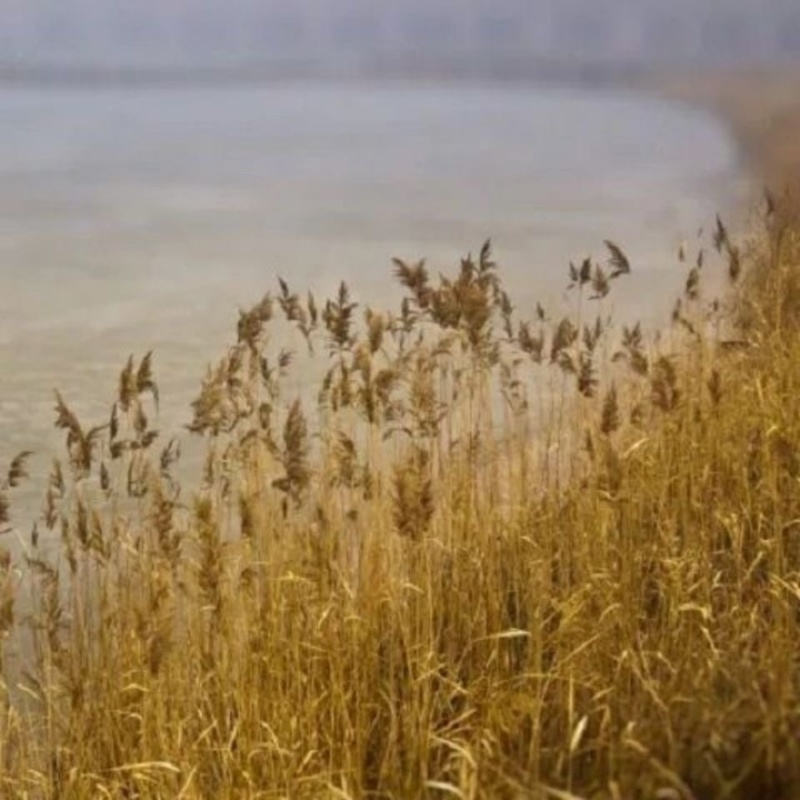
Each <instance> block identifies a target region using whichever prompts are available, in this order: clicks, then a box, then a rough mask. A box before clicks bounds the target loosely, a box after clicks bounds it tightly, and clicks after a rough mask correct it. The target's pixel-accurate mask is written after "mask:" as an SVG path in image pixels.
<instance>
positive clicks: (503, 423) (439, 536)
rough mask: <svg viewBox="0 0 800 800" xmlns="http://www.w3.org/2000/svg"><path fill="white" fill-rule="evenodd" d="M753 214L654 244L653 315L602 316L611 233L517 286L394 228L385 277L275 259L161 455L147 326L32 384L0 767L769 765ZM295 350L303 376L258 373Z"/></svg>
mask: <svg viewBox="0 0 800 800" xmlns="http://www.w3.org/2000/svg"><path fill="white" fill-rule="evenodd" d="M776 220H777V217H776V215H774V214H772V215H769V216H768V217H767V218H766V220H765V223H764V226H763V231H761V232H760V233H759V235H758V236H757V237H756V239H755V240H754V243H751V244H745V245H742V244H741V243H734V241H733V239H732V237H731V236H730V235H729V234H728V232H727V231H726V230H725V228H724V226H722V224H721V223H720V224H719V225H718V227H717V230H716V232H715V236H714V242H713V244H714V245H715V247H716V250H717V252H718V255H717V256H715V257H713V258H712V257H708V258H706V259H704V258H703V257H702V256H701V255H700V254H699V253H697V254H687V253H685V252H683V253H682V254H681V258H682V259H684V260H685V261H686V263H685V265H684V269H685V270H686V272H687V279H686V288H685V292H684V294H683V296H682V298H681V300H680V302H679V303H678V304H677V305H676V309H675V313H674V326H673V328H672V329H671V330H669V331H667V332H663V333H662V335H661V336H660V337H659V338H658V340H656V339H655V338H653V337H650V336H648V335H647V334H646V333H645V332H643V331H642V329H641V326H638V325H636V326H628V327H625V328H624V329H623V330H617V329H616V328H615V327H614V325H613V324H612V322H611V321H610V320H608V319H607V311H606V305H605V304H607V303H608V300H607V296H608V294H609V293H610V292H613V287H614V284H615V283H616V282H617V281H619V280H625V279H626V273H627V272H628V271H630V270H631V269H633V270H634V271H635V269H636V265H635V264H634V265H630V264H629V263H628V260H627V258H626V257H625V254H624V253H623V251H622V250H620V249H619V248H618V247H616V246H615V245H614V244H613V243H608V252H609V255H610V258H609V260H608V262H607V263H605V264H601V263H597V262H594V261H588V262H585V263H584V264H583V265H580V266H573V267H572V268H571V270H570V279H571V281H572V285H573V288H572V292H573V297H574V305H573V307H572V308H571V309H569V311H568V313H566V314H565V315H563V316H561V315H554V316H551V315H550V314H549V313H548V312H547V311H546V310H545V309H542V308H539V309H537V310H536V312H535V314H534V315H533V319H531V320H526V319H524V318H521V317H520V315H519V314H518V312H517V310H515V309H514V308H513V305H512V300H511V298H509V297H508V295H507V294H506V293H505V292H504V290H503V286H502V283H501V281H500V277H499V273H498V270H497V268H496V265H495V264H494V262H493V260H492V254H491V251H490V248H489V247H488V245H487V246H485V247H484V248H483V249H482V250H481V252H480V253H479V254H478V255H477V256H476V257H475V258H467V259H465V260H464V261H463V262H462V264H461V265H460V268H459V269H458V270H457V271H456V273H455V274H454V275H452V276H449V277H442V278H440V279H436V280H434V279H433V278H431V276H430V274H429V272H428V270H427V268H426V265H425V264H424V262H421V263H418V264H408V263H404V262H401V261H396V262H395V273H396V277H397V279H398V281H399V282H400V284H401V285H402V287H403V292H404V297H403V300H402V303H401V304H400V306H399V308H398V309H396V310H394V311H392V312H387V311H382V310H374V309H366V310H363V313H362V309H361V308H360V307H359V306H358V305H357V304H356V302H355V301H354V299H353V297H352V295H351V293H350V291H349V289H348V287H346V286H342V287H341V290H340V292H339V293H338V295H337V296H336V297H335V298H333V299H331V300H329V301H327V302H325V303H318V302H316V301H315V300H314V298H312V297H311V296H301V295H300V294H298V293H295V292H294V291H293V290H292V289H291V288H290V287H289V286H288V285H287V284H286V283H283V282H281V285H280V287H279V291H278V293H277V294H276V295H275V296H270V295H268V296H266V297H265V298H264V299H263V300H261V301H260V302H259V303H257V304H256V305H255V306H254V307H253V308H252V309H250V310H248V311H246V312H243V313H242V314H241V316H240V319H239V322H238V326H237V341H236V343H235V344H234V345H233V346H232V347H230V348H229V349H228V351H227V352H226V353H225V355H224V357H223V358H222V359H221V361H220V362H219V363H218V365H216V366H215V367H213V368H211V369H210V370H209V372H208V375H207V377H206V379H205V380H204V382H203V385H202V388H201V391H200V393H199V395H198V399H197V401H196V402H195V403H194V404H193V409H192V412H193V418H192V422H191V425H190V430H191V432H192V435H193V436H196V437H203V438H204V439H205V442H206V445H207V452H208V458H207V461H206V464H205V468H204V470H203V475H202V477H201V478H198V480H197V483H196V485H192V486H191V488H186V487H183V488H182V487H181V486H180V485H179V483H178V481H177V478H176V477H175V461H176V459H177V457H178V454H179V450H178V445H177V443H176V442H174V441H170V442H166V441H164V440H163V439H162V437H161V436H159V434H158V433H157V431H156V429H155V428H154V426H153V421H154V420H156V419H157V404H158V400H159V397H158V391H157V386H156V382H155V378H154V364H153V361H152V359H151V357H150V356H149V355H148V356H146V357H145V358H144V359H142V360H141V361H135V360H133V359H132V360H131V361H129V362H128V364H127V365H126V366H125V367H124V369H123V370H122V373H121V376H120V381H119V387H118V390H117V393H116V397H115V399H114V402H113V406H112V409H111V411H110V412H109V416H108V419H107V420H103V421H100V423H99V424H96V425H94V426H87V425H85V424H84V423H83V422H82V421H81V420H79V419H77V417H76V416H75V415H74V414H73V413H72V412H71V411H70V409H69V407H68V405H67V402H66V400H65V399H63V398H61V397H59V398H58V400H57V425H58V426H59V427H60V428H62V429H63V430H64V432H65V440H66V453H65V457H64V458H63V459H61V460H58V461H56V462H54V465H53V469H52V471H51V475H50V479H49V483H48V489H47V493H46V498H45V503H44V511H43V514H42V519H41V521H40V522H39V526H38V529H37V530H36V531H35V532H34V534H33V535H32V537H31V541H30V543H29V545H28V548H27V554H26V555H25V558H24V561H23V562H22V563H19V564H12V563H11V560H10V558H8V557H5V556H3V557H2V558H0V631H4V632H6V633H9V634H10V633H14V635H15V636H16V639H17V640H20V641H22V642H23V645H22V646H21V650H22V652H25V653H26V656H25V659H24V664H23V666H22V667H21V668H18V660H15V659H12V658H11V653H10V651H9V650H8V646H7V648H6V653H5V658H6V672H5V675H6V681H5V683H0V794H2V796H3V797H19V798H40V797H42V798H76V800H77V799H78V798H101V797H113V798H279V797H287V798H306V797H307V798H370V797H371V798H381V797H382V798H390V797H394V798H423V797H425V798H439V797H441V798H446V797H460V798H481V797H491V798H576V797H580V798H589V797H592V798H612V799H613V800H618V799H621V798H634V797H642V798H653V797H660V798H662V800H666V798H691V797H694V798H698V799H700V798H702V799H703V800H704V799H705V798H712V797H729V798H755V797H770V798H781V797H785V798H789V797H796V796H798V794H800V735H798V734H800V702H799V698H798V691H799V690H800V670H798V666H799V665H798V650H797V642H798V640H800V638H799V637H800V522H798V520H800V415H798V408H799V406H798V403H797V397H798V396H800V366H799V365H800V328H798V321H800V320H799V319H798V316H799V315H800V277H798V276H799V275H800V238H798V234H797V232H796V231H795V230H792V229H785V228H783V227H780V228H779V227H778V226H779V223H778V222H777V221H776ZM743 267H744V272H742V273H741V274H740V272H741V270H742V268H743ZM714 269H721V270H723V271H724V273H725V274H726V280H727V281H728V282H729V284H730V286H729V289H728V291H727V294H726V296H725V298H724V299H723V301H721V302H720V301H716V300H715V299H714V298H713V297H709V296H707V295H706V292H707V288H706V287H707V285H708V282H707V281H706V279H705V275H706V273H708V272H709V271H710V270H714ZM287 329H288V330H291V331H293V332H294V333H293V335H294V336H295V337H296V345H297V346H296V347H295V348H294V351H292V352H289V351H278V352H276V349H275V348H274V347H273V346H272V345H271V334H272V338H285V335H286V331H287ZM278 332H280V336H278ZM304 352H309V353H312V354H311V355H309V356H308V358H312V359H317V360H319V359H324V360H325V361H326V367H325V369H326V371H325V374H324V376H323V378H322V380H321V383H320V386H319V387H318V389H319V391H318V394H317V396H316V397H302V398H296V397H292V396H286V394H285V390H284V387H285V385H286V375H287V373H288V372H289V371H290V370H292V369H293V368H294V364H295V361H296V360H297V359H300V358H303V357H305V356H303V355H302V354H303V353H304ZM24 467H25V460H24V458H22V459H20V460H16V461H15V462H14V463H13V464H12V466H11V469H10V471H9V475H8V480H7V482H6V483H7V485H5V486H4V487H3V490H2V491H1V492H0V525H8V524H9V522H8V517H9V513H8V507H7V505H8V504H7V499H8V498H9V497H10V496H11V495H12V494H13V487H14V485H15V484H16V483H18V482H19V480H21V479H22V477H23V475H24V472H25V469H24ZM40 531H41V533H40ZM50 543H53V545H54V546H49V545H50ZM26 592H30V597H31V598H32V606H33V611H32V613H31V614H30V615H29V616H26V615H23V614H21V613H19V609H20V608H21V603H22V599H21V598H23V597H24V596H25V595H26ZM15 598H16V604H15Z"/></svg>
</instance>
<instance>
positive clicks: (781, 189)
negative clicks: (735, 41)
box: [633, 65, 800, 218]
mask: <svg viewBox="0 0 800 800" xmlns="http://www.w3.org/2000/svg"><path fill="white" fill-rule="evenodd" d="M633 88H638V89H645V90H646V91H650V92H655V93H656V94H658V95H660V96H661V97H664V98H666V99H668V100H671V101H676V102H680V103H684V104H686V105H688V106H692V107H695V108H700V109H703V110H705V111H708V112H710V113H712V114H713V115H714V116H716V117H717V119H718V120H719V121H720V122H721V123H722V124H723V125H725V127H726V128H727V129H728V131H729V133H730V135H731V136H732V138H733V139H734V141H735V143H736V144H737V146H738V148H739V150H740V152H741V154H742V159H743V162H744V165H745V168H746V169H748V170H750V172H751V173H752V174H753V175H754V177H755V178H758V180H760V181H761V183H762V185H763V187H764V189H768V190H769V191H770V192H771V193H772V194H773V195H774V196H775V197H778V198H780V199H781V202H782V204H784V208H785V209H787V210H788V211H789V212H790V213H791V214H792V216H793V217H794V218H800V65H798V66H796V67H794V68H790V67H789V68H785V69H781V70H767V69H764V70H755V69H754V70H746V71H745V70H740V71H729V72H726V73H722V72H699V73H690V72H687V73H685V74H667V75H662V76H654V77H652V78H645V79H644V80H643V81H636V82H634V87H633Z"/></svg>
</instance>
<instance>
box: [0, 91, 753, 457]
mask: <svg viewBox="0 0 800 800" xmlns="http://www.w3.org/2000/svg"><path fill="white" fill-rule="evenodd" d="M741 191H742V186H741V179H740V177H739V175H738V170H737V164H736V158H735V152H734V149H733V146H732V144H731V142H730V141H729V140H728V139H727V138H726V136H725V134H724V132H723V130H722V129H721V127H720V126H718V125H717V124H716V123H715V122H714V121H713V120H712V119H711V118H709V117H708V116H705V115H703V114H699V113H697V112H689V111H687V110H685V109H682V108H680V107H677V106H671V105H666V104H662V103H659V102H657V101H654V100H649V99H645V98H642V97H638V96H626V95H622V94H601V93H582V92H578V91H561V90H558V91H556V90H536V89H520V88H513V89H512V88H509V89H500V88H497V87H491V88H489V87H485V88H452V87H449V88H442V87H439V88H436V87H424V88H420V87H414V86H406V85H398V84H394V85H391V86H369V87H364V86H347V87H342V86H338V87H337V86H329V85H292V86H284V87H280V88H252V87H251V88H242V89H241V90H232V89H230V88H225V89H224V90H223V89H220V90H209V89H205V90H204V89H191V90H185V89H181V90H175V89H170V90H167V89H162V90H153V89H150V90H135V91H133V90H127V91H120V90H115V91H111V90H91V91H90V90H85V91H63V90H62V91H56V90H29V89H24V90H22V89H16V90H11V89H0V463H2V462H3V461H5V458H6V457H7V456H8V455H10V454H11V453H12V452H14V451H16V450H18V449H20V448H22V447H25V448H33V449H36V450H39V451H42V450H46V448H47V446H48V443H49V442H51V441H52V435H51V433H50V425H51V422H52V419H53V414H52V390H53V388H55V387H59V388H60V389H61V390H62V391H63V393H64V394H65V396H66V398H67V399H68V401H70V402H72V403H74V405H75V407H76V408H77V409H78V410H79V411H81V412H82V413H86V414H90V415H91V414H97V415H98V417H96V418H95V420H94V421H97V419H104V418H105V413H106V409H107V407H108V403H107V399H108V398H110V397H111V395H112V393H113V390H114V386H115V382H116V375H117V373H118V370H119V368H120V366H121V365H122V364H123V363H124V360H125V359H126V358H127V355H128V353H130V352H136V353H144V352H145V351H146V350H148V349H150V348H154V349H155V350H156V367H157V373H158V375H159V376H160V383H161V385H162V394H163V395H164V402H165V408H166V411H165V412H164V418H163V419H162V424H163V425H164V426H165V427H172V426H177V425H179V424H180V423H181V422H184V421H185V420H186V419H187V413H188V412H187V404H188V401H189V400H190V399H191V398H192V397H193V394H194V391H195V388H196V387H197V385H198V381H199V378H200V377H201V376H202V374H203V371H204V367H205V364H206V363H207V362H208V361H209V360H212V359H215V358H216V357H217V356H218V355H219V354H221V352H222V350H223V348H224V346H225V344H226V342H228V341H229V340H230V338H231V336H230V334H231V332H232V330H233V324H234V322H235V315H236V307H237V306H238V305H246V304H249V303H250V302H251V301H254V300H255V299H257V297H259V296H260V295H261V294H262V293H263V292H264V291H265V290H266V289H267V288H271V287H273V286H274V285H275V279H276V276H277V275H279V274H280V275H282V276H284V277H286V278H287V279H289V280H290V282H291V283H292V284H293V285H296V286H297V287H298V288H305V287H311V288H313V289H314V290H315V291H317V292H320V293H323V294H324V293H325V292H328V291H332V290H333V289H334V287H335V286H336V285H337V284H338V281H339V280H340V279H343V278H344V279H347V280H348V281H349V282H351V283H352V285H353V286H354V287H355V288H356V289H357V292H358V294H359V296H360V297H361V298H362V299H365V300H369V301H375V300H378V301H380V300H382V299H387V298H389V297H391V291H392V289H391V282H390V280H389V276H390V258H391V256H394V255H398V256H401V257H408V258H414V257H417V256H422V255H427V256H428V257H429V260H430V262H431V264H432V265H433V267H434V268H441V269H446V268H448V267H449V266H450V265H451V264H453V263H454V262H455V260H456V259H457V257H458V256H459V255H461V254H463V253H465V252H466V251H468V250H475V249H477V248H478V247H479V246H480V244H481V242H482V241H483V240H484V239H485V238H486V237H487V236H491V237H492V238H493V240H494V242H495V249H496V254H497V256H498V258H499V260H500V262H501V264H502V265H503V267H504V274H505V276H506V280H507V283H508V285H509V286H510V287H511V289H512V290H513V294H514V298H515V301H516V302H517V304H518V305H519V306H520V307H521V308H523V309H524V308H526V307H530V308H532V306H533V304H534V303H535V301H536V300H538V299H542V300H545V301H548V302H553V301H557V300H558V298H559V297H560V296H561V294H562V293H563V289H564V286H565V283H566V281H565V279H564V275H565V269H564V268H565V266H566V264H567V262H568V261H569V259H578V258H582V257H583V256H584V255H586V254H587V253H595V254H597V255H601V254H602V240H603V239H604V238H612V239H615V240H617V241H619V242H620V243H621V244H623V245H624V247H625V249H626V250H627V251H628V253H629V255H630V256H631V259H632V261H633V262H634V269H635V274H634V276H633V277H632V279H631V281H630V282H629V284H628V287H627V289H626V291H625V293H624V295H623V296H622V298H621V300H620V301H619V302H620V303H621V305H622V306H623V308H622V311H623V313H636V314H639V315H643V316H645V317H647V318H653V319H657V318H658V315H659V314H663V313H664V311H665V310H666V309H667V308H668V307H669V306H670V305H671V297H672V295H673V292H674V291H675V290H676V289H677V288H678V287H679V286H680V285H681V283H682V280H683V271H682V270H681V269H679V268H678V267H677V265H676V263H675V256H674V253H675V250H676V248H677V244H678V242H679V241H680V240H681V239H682V238H687V239H691V238H692V236H693V235H694V233H695V231H696V229H697V228H698V227H699V226H700V225H701V224H703V223H707V222H708V219H709V216H710V215H712V214H713V213H714V212H716V211H717V209H719V208H723V209H724V208H725V207H726V206H727V205H728V204H730V202H731V198H736V197H737V196H739V195H740V193H741ZM455 263H457V262H455ZM37 464H38V467H39V468H40V469H45V468H46V460H45V459H44V458H42V459H40V460H39V461H38V462H37ZM37 464H35V465H34V466H37Z"/></svg>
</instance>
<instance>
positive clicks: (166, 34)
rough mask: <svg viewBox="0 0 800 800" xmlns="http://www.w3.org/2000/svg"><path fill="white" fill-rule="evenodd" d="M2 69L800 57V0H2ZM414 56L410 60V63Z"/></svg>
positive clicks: (675, 61) (697, 61)
mask: <svg viewBox="0 0 800 800" xmlns="http://www.w3.org/2000/svg"><path fill="white" fill-rule="evenodd" d="M2 14H3V22H2V24H0V67H3V66H5V67H6V68H8V67H14V66H17V67H26V66H27V67H31V66H38V65H47V66H56V67H63V68H66V67H69V66H75V65H81V66H87V65H88V66H92V67H95V68H118V67H132V66H133V67H178V66H184V67H185V66H198V65H211V66H213V65H220V64H226V65H230V64H246V63H252V62H269V61H273V60H286V59H290V60H291V59H295V60H303V61H311V62H318V66H319V68H320V69H324V68H326V67H331V66H335V65H337V64H338V65H341V64H347V63H349V62H352V61H359V60H365V59H366V60H369V59H376V58H377V59H392V58H394V59H402V58H403V57H411V56H414V57H417V58H419V57H424V58H425V59H427V60H431V59H441V60H450V61H452V62H454V63H456V64H458V63H460V61H463V60H470V61H475V60H478V61H481V60H483V61H486V62H492V61H502V60H508V59H515V60H517V61H520V62H523V63H524V62H526V61H532V62H533V61H543V62H550V61H554V62H559V63H561V62H563V63H569V64H572V65H576V66H577V65H581V64H594V63H604V64H605V63H622V64H630V65H647V64H661V63H664V64H676V65H677V64H683V65H686V64H689V65H692V64H696V65H701V64H705V63H730V62H747V63H752V62H759V63H762V62H765V61H767V62H771V61H776V60H784V59H789V58H797V57H798V56H800V4H798V3H796V2H794V0H766V1H763V0H724V2H722V0H695V1H694V2H690V1H689V0H677V2H673V3H670V4H669V6H668V7H665V4H664V3H663V2H661V1H660V0H605V2H602V1H601V2H595V1H594V0H533V1H531V0H504V1H503V2H492V1H491V0H469V1H468V2H464V0H461V1H460V2H456V0H427V2H423V1H422V0H404V1H403V3H401V4H394V5H393V6H385V7H377V6H376V4H374V3H370V2H368V0H335V1H334V2H331V1H330V0H296V2H293V3H287V2H285V0H283V1H282V2H277V0H260V1H259V2H256V0H230V2H225V3H222V2H215V1H214V0H182V2H179V0H174V2H170V3H169V4H167V3H159V2H157V1H156V0H140V2H132V0H59V2H56V0H5V2H4V10H3V12H2ZM411 66H412V65H410V64H409V68H411Z"/></svg>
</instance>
